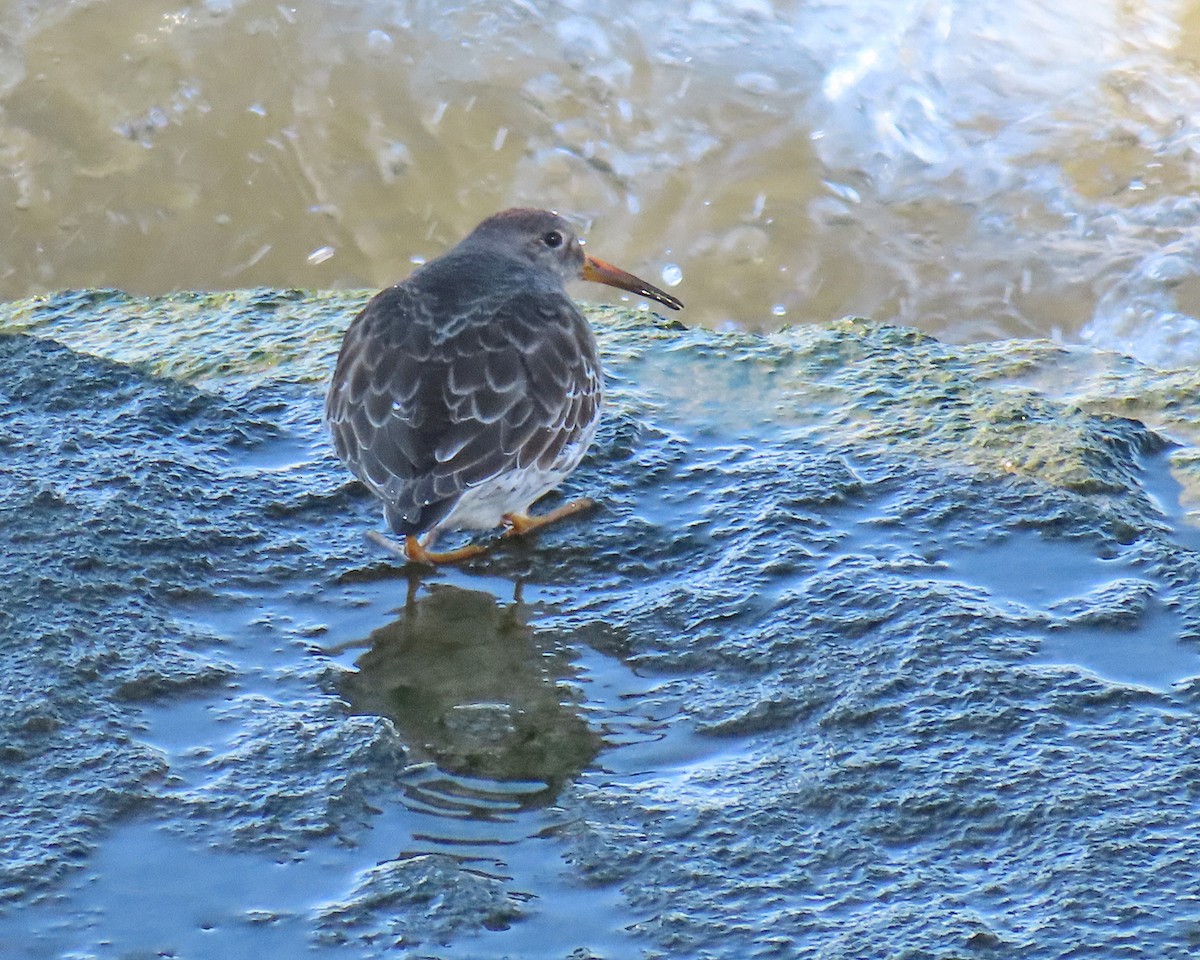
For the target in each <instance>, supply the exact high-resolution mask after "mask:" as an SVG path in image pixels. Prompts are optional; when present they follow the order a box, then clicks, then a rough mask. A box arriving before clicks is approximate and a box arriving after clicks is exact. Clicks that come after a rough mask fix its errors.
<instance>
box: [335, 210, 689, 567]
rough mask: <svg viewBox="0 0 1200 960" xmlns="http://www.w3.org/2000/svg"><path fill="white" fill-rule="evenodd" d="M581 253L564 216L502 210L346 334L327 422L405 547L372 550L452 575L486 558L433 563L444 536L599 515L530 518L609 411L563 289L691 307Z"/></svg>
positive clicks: (376, 301) (517, 531)
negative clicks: (573, 285)
mask: <svg viewBox="0 0 1200 960" xmlns="http://www.w3.org/2000/svg"><path fill="white" fill-rule="evenodd" d="M583 248H584V241H583V240H582V239H580V237H579V236H578V235H577V233H576V231H575V230H574V229H573V228H572V226H571V224H570V223H569V222H568V221H567V220H566V219H565V218H564V217H562V216H560V215H559V214H557V213H556V212H553V211H549V210H538V209H531V208H524V207H518V208H513V209H511V210H504V211H502V212H500V213H496V214H494V215H492V216H490V217H488V218H487V219H485V220H484V221H482V222H481V223H480V224H479V225H478V226H476V227H475V229H474V230H472V231H471V233H469V234H468V235H467V236H466V237H465V238H464V239H463V240H462V241H460V242H459V243H458V244H457V245H456V246H454V247H453V248H452V249H450V250H449V251H448V252H446V253H444V254H443V255H442V256H440V257H438V258H436V259H434V260H430V261H429V262H428V263H426V264H424V265H423V266H421V267H418V268H417V270H415V271H414V272H413V273H412V274H411V275H410V276H409V277H408V278H407V279H405V280H403V281H401V282H400V283H397V284H395V285H393V286H390V287H388V288H386V289H384V290H382V291H380V292H379V293H377V294H376V295H375V296H374V297H373V298H372V299H371V300H370V301H369V302H368V303H367V305H366V306H365V307H364V308H363V310H362V311H361V312H360V313H359V314H358V315H357V316H356V317H355V318H354V320H353V321H352V322H351V323H350V326H349V327H348V329H347V330H346V333H345V336H344V339H343V341H342V345H341V349H340V351H339V353H338V358H337V363H336V365H335V367H334V372H333V378H332V380H331V382H330V386H329V390H328V393H327V394H326V398H325V421H326V424H327V426H328V428H329V430H330V432H331V433H332V435H333V441H334V446H335V448H336V451H337V454H338V456H339V457H340V458H341V460H342V461H343V462H344V463H345V464H346V466H348V467H349V469H350V471H351V473H353V474H354V475H355V476H356V477H357V478H358V479H359V480H360V481H361V482H362V483H363V484H364V485H365V486H366V487H367V488H368V489H369V490H370V491H371V492H372V493H374V494H375V496H376V497H378V498H379V499H380V500H381V501H382V502H383V515H384V518H385V520H386V522H387V525H388V527H389V528H390V530H391V531H392V533H393V534H395V535H396V536H398V537H399V538H400V542H396V541H394V540H392V539H390V538H388V537H386V536H384V535H382V534H379V533H378V532H376V531H371V532H369V533H368V536H369V537H370V538H371V539H373V540H375V541H376V542H377V543H379V544H381V545H382V546H384V547H386V548H388V549H389V550H391V551H393V552H394V553H396V554H398V555H400V556H402V557H404V558H405V559H406V560H408V561H410V562H412V563H419V564H442V563H457V562H461V561H464V560H467V559H470V558H472V557H476V556H479V555H480V554H482V553H484V552H485V551H486V550H487V549H488V547H486V546H483V545H481V544H474V543H473V544H468V545H467V546H464V547H460V548H458V549H456V550H449V551H444V552H436V551H435V550H434V545H435V542H436V540H437V537H438V536H439V534H440V533H442V532H443V531H446V530H491V529H496V528H498V527H504V528H505V529H504V536H519V535H522V534H526V533H530V532H532V531H534V530H537V529H540V528H541V527H544V526H546V525H547V524H550V523H554V522H555V521H558V520H561V519H563V518H565V517H568V516H571V515H573V514H577V513H580V512H582V511H584V510H587V509H589V508H591V507H592V506H593V505H594V504H593V502H592V501H591V500H589V499H587V498H582V499H578V500H572V501H570V502H569V503H566V504H564V505H562V506H560V507H558V508H557V509H554V510H551V511H549V512H547V513H543V514H540V515H533V514H531V513H530V508H531V506H532V505H533V504H534V503H535V502H536V501H537V500H539V499H540V498H541V497H542V496H544V495H545V494H547V493H549V492H550V491H551V490H554V489H555V488H556V487H558V485H559V484H560V483H561V482H562V481H563V480H564V479H565V478H566V477H567V476H568V475H569V474H570V473H571V472H572V471H573V470H574V469H575V468H576V467H577V466H578V465H579V463H580V461H581V460H582V459H583V456H584V454H585V453H586V451H587V449H588V447H589V445H590V444H591V442H592V440H593V438H594V437H595V435H596V428H597V425H598V424H599V421H600V411H601V405H602V401H603V395H604V380H603V373H602V370H601V366H600V356H599V350H598V348H597V345H596V337H595V335H594V333H593V332H592V329H591V327H590V325H589V324H588V321H587V320H586V319H585V318H584V316H583V314H582V313H581V312H580V310H579V308H578V307H577V306H576V305H575V303H574V301H573V300H572V299H571V298H570V297H569V296H568V294H567V292H566V289H565V284H566V283H567V282H568V281H571V280H575V279H584V280H591V281H595V282H598V283H603V284H607V285H609V286H613V287H618V288H620V289H622V290H627V291H629V292H631V293H635V294H638V295H639V296H643V297H647V298H649V299H652V300H655V301H657V302H658V303H661V304H663V305H664V306H667V307H669V308H670V309H672V310H679V309H682V307H683V303H682V302H681V301H679V300H678V299H676V298H675V297H673V296H671V295H670V294H668V293H665V292H664V291H662V290H660V289H658V288H657V287H655V286H653V285H652V284H649V283H646V282H645V281H644V280H641V279H639V278H638V277H635V276H634V275H633V274H630V273H626V272H625V271H624V270H621V269H619V268H617V267H614V266H613V265H612V264H610V263H606V262H605V261H603V260H600V259H598V258H596V257H593V256H591V255H590V254H588V253H585V252H584V249H583Z"/></svg>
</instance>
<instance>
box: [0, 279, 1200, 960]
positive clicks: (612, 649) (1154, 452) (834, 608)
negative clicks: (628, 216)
mask: <svg viewBox="0 0 1200 960" xmlns="http://www.w3.org/2000/svg"><path fill="white" fill-rule="evenodd" d="M361 302H362V297H361V296H359V295H357V294H329V295H301V294H298V293H281V292H277V291H251V292H247V293H243V294H221V295H209V296H204V295H180V296H177V297H171V298H163V299H157V300H140V299H136V298H130V297H126V296H124V295H121V294H116V293H109V292H103V291H100V292H96V291H92V292H87V293H77V294H64V295H61V296H59V297H55V298H47V299H40V300H34V301H23V302H19V303H14V304H8V305H5V306H4V307H3V309H2V310H0V331H6V332H5V333H4V335H3V336H0V406H2V409H3V416H2V417H0V453H2V455H3V458H4V464H5V470H4V471H3V472H0V488H2V490H3V495H2V496H0V514H2V515H3V516H2V517H0V546H2V550H0V564H3V569H4V573H5V582H6V583H7V584H8V585H9V586H8V589H7V590H6V591H5V593H4V595H3V597H2V599H0V624H2V625H3V633H4V637H5V642H4V644H3V646H2V648H0V662H2V668H3V669H2V671H0V676H2V677H3V681H2V682H3V683H4V690H5V695H4V698H3V701H2V703H0V781H2V782H3V789H4V793H5V797H6V802H5V803H4V805H3V806H2V807H0V820H2V821H3V822H2V836H3V840H2V841H0V843H2V844H3V847H2V848H0V869H2V871H3V894H4V899H5V901H6V903H5V906H4V908H3V914H2V915H0V932H2V933H3V934H4V935H5V937H6V939H7V940H8V942H14V943H17V944H18V951H19V952H18V953H17V955H18V956H40V955H46V953H47V952H49V953H62V952H65V951H67V950H68V949H76V950H81V949H86V948H94V947H95V944H97V943H100V942H101V941H107V942H110V943H116V944H117V945H118V946H119V947H120V948H122V949H126V950H133V949H138V950H150V949H156V950H162V949H168V948H170V949H178V950H180V951H186V949H187V948H189V947H191V948H192V949H193V951H194V950H197V949H198V950H203V949H205V947H203V946H197V944H201V945H203V944H208V945H209V948H210V949H211V948H212V945H214V944H216V945H217V947H218V948H219V949H223V950H225V951H226V955H228V952H229V951H230V950H233V949H254V950H258V951H260V952H263V955H280V956H283V955H294V951H295V950H297V949H302V950H305V951H311V952H313V953H315V954H323V953H325V952H329V953H331V954H333V955H339V956H382V955H389V956H395V955H401V956H405V955H412V956H414V957H415V956H446V957H460V956H465V957H476V956H503V955H512V956H518V955H519V956H523V957H543V956H544V957H566V956H571V955H585V954H586V951H592V952H594V953H595V954H596V955H600V956H631V955H633V956H647V957H667V956H672V957H675V956H687V957H692V956H695V957H729V958H734V957H737V958H743V957H747V956H770V955H781V956H788V955H802V956H820V957H823V956H828V957H835V956H837V957H840V956H849V955H854V956H880V957H884V956H888V957H891V956H898V955H920V956H929V957H961V956H964V955H967V956H972V955H982V956H987V955H1015V954H1020V955H1022V956H1030V957H1056V956H1062V955H1065V954H1068V953H1070V952H1072V951H1076V952H1078V951H1084V952H1086V951H1089V950H1094V951H1097V952H1099V953H1103V954H1106V955H1107V954H1116V953H1120V954H1121V955H1128V956H1143V955H1144V956H1147V957H1150V956H1153V957H1173V956H1179V957H1183V956H1188V955H1190V953H1191V951H1193V950H1194V948H1195V944H1196V943H1197V941H1200V909H1197V908H1196V907H1195V904H1194V901H1193V899H1192V887H1193V885H1194V883H1193V878H1194V864H1195V863H1196V862H1198V860H1200V839H1197V838H1198V836H1200V834H1198V833H1197V830H1196V822H1197V817H1196V810H1197V804H1198V801H1200V748H1198V747H1197V743H1198V742H1200V740H1198V738H1197V733H1198V732H1200V729H1198V728H1200V723H1198V716H1197V704H1198V703H1200V699H1198V697H1197V690H1198V689H1200V681H1198V680H1197V675H1200V669H1197V667H1198V665H1200V658H1197V656H1196V654H1197V649H1196V642H1197V639H1200V560H1198V558H1197V554H1196V552H1195V549H1194V548H1195V546H1196V544H1197V542H1198V540H1197V536H1196V534H1195V531H1194V529H1193V528H1192V527H1191V526H1189V525H1188V523H1187V518H1186V510H1187V506H1188V504H1189V502H1191V500H1192V499H1193V498H1194V491H1196V490H1197V482H1196V478H1195V474H1196V469H1195V464H1196V462H1197V457H1196V455H1195V451H1194V448H1193V447H1192V446H1191V445H1190V444H1191V443H1192V441H1193V440H1194V437H1195V431H1196V428H1197V425H1200V409H1198V408H1197V400H1196V397H1197V392H1196V387H1197V386H1198V385H1197V383H1196V378H1195V377H1194V376H1193V375H1192V374H1190V373H1188V372H1185V371H1172V372H1167V373H1159V372H1156V371H1153V370H1150V369H1148V368H1145V367H1141V366H1138V365H1136V364H1133V363H1131V362H1129V361H1126V360H1124V359H1122V358H1119V357H1113V356H1109V355H1103V354H1097V353H1092V352H1089V351H1080V350H1068V349H1065V348H1062V347H1059V346H1055V345H1052V344H1049V343H1042V342H1032V343H996V344H982V345H974V346H965V347H964V346H957V347H951V346H947V345H944V344H941V343H939V342H938V341H935V340H932V339H930V338H927V337H923V336H921V335H918V334H915V333H913V332H911V331H908V330H903V329H899V328H894V327H888V326H886V325H880V324H871V323H865V322H861V321H842V322H839V323H836V324H831V325H828V326H823V327H811V328H803V329H797V330H792V331H785V332H783V333H781V334H777V335H774V336H771V337H768V338H760V337H753V336H747V335H721V334H713V333H708V332H701V331H690V330H686V329H683V328H680V327H679V326H678V325H674V324H669V323H667V322H665V321H661V320H658V319H656V318H654V317H652V316H650V315H646V314H640V315H639V314H636V313H629V312H621V311H613V310H596V311H594V312H593V315H592V316H593V320H594V322H595V324H596V327H597V330H598V333H599V337H600V341H601V344H602V348H603V349H604V351H605V356H606V363H607V369H608V371H609V375H610V398H611V402H610V407H609V411H608V417H607V420H606V422H605V424H604V426H603V427H602V430H601V433H600V437H599V439H598V442H597V446H596V448H595V450H594V452H593V454H592V455H591V456H590V457H589V458H588V460H587V462H586V463H585V464H584V466H583V467H581V469H580V470H579V471H578V473H577V474H576V475H575V476H573V477H572V478H571V480H570V481H569V489H568V490H567V491H565V492H566V493H567V494H568V495H574V494H579V493H587V494H589V495H592V496H595V497H596V498H597V499H598V500H599V501H600V502H601V505H602V506H601V508H600V510H599V511H598V513H597V514H595V515H594V516H593V517H592V518H590V521H589V522H587V523H578V524H574V525H571V526H564V527H562V528H559V529H554V530H552V531H549V532H547V533H546V534H544V535H543V536H541V537H540V538H539V539H538V540H536V541H532V542H529V543H518V544H512V545H508V546H506V547H505V548H504V549H503V550H501V551H499V552H497V553H495V554H494V555H492V556H489V557H487V558H485V559H483V560H481V561H478V562H476V563H474V564H472V565H470V566H468V567H467V568H465V569H463V570H446V571H439V572H437V573H434V574H430V575H428V576H426V578H425V579H424V580H423V581H416V582H412V583H410V582H409V580H408V579H407V578H406V577H405V576H404V575H403V574H402V573H401V572H399V571H398V570H396V569H395V568H394V567H393V566H392V565H391V564H390V563H389V562H388V561H387V560H386V558H383V557H381V556H379V555H378V554H377V553H376V552H374V550H373V548H370V547H368V546H367V545H366V544H365V543H364V542H363V539H362V532H363V530H364V529H365V528H367V527H368V526H378V523H379V518H378V510H377V508H376V505H375V504H374V503H373V502H372V500H371V499H370V497H369V496H367V495H365V494H364V493H363V492H362V491H361V489H359V488H358V487H357V486H355V485H353V484H351V483H349V482H348V476H347V475H346V474H345V473H344V472H343V470H342V468H341V467H340V465H338V464H337V463H336V461H335V459H334V457H333V455H332V453H331V451H330V449H329V444H328V443H327V442H326V440H325V439H324V437H323V435H322V432H321V427H320V408H321V381H322V378H323V377H324V376H326V375H327V373H328V370H329V369H330V368H331V364H332V357H333V355H334V352H335V351H336V349H337V344H338V340H339V335H340V331H341V330H342V329H344V327H345V324H346V323H347V322H348V321H349V319H350V316H351V315H352V313H353V311H354V309H355V308H356V306H357V305H358V304H360V303H361ZM1135 418H1136V419H1135ZM1140 421H1145V422H1146V423H1149V424H1150V425H1151V426H1146V425H1144V424H1143V422H1140ZM1151 427H1155V428H1157V432H1156V430H1155V429H1151ZM1181 504H1182V505H1181ZM472 624H475V627H474V628H473V627H472ZM473 632H474V634H477V639H478V647H477V648H472V640H471V637H472V635H473ZM473 667H475V668H476V669H474V670H473V669H472V668H473ZM457 678H461V681H462V682H461V683H456V679H457ZM123 858H124V859H123ZM126 861H128V863H126ZM159 862H161V863H169V864H171V865H172V869H173V870H174V871H176V872H177V873H178V875H179V876H178V878H177V879H176V880H175V885H174V886H170V885H167V884H164V888H166V887H169V889H165V892H163V893H162V894H161V895H160V896H161V900H160V901H154V900H153V899H152V900H151V901H150V906H151V908H152V907H153V906H154V904H155V903H159V905H160V906H162V907H164V908H165V909H164V911H163V912H165V913H172V910H171V904H172V903H174V902H175V901H173V900H172V899H171V898H172V897H177V898H178V897H183V898H188V899H189V902H190V899H191V898H193V897H194V898H196V899H198V900H200V901H202V906H197V907H196V908H195V909H194V910H192V909H191V908H189V910H183V911H180V910H174V912H173V913H172V915H171V917H170V920H169V921H167V920H163V921H161V922H156V923H149V924H147V923H143V924H142V925H141V926H139V927H136V928H134V927H132V926H131V927H129V928H128V929H127V928H126V927H124V926H122V920H121V919H120V916H119V911H118V910H117V908H116V907H115V906H114V905H113V902H110V901H109V900H106V899H105V896H106V894H105V890H106V887H107V888H111V889H112V890H114V891H116V890H117V889H118V888H120V885H121V883H122V882H123V881H122V878H124V877H125V876H126V875H127V874H128V875H130V876H134V875H136V874H137V872H138V871H139V870H142V871H150V870H152V866H153V864H155V863H159ZM123 864H124V865H123ZM272 871H275V872H276V873H278V872H279V871H282V875H283V876H285V877H287V878H289V879H288V882H287V886H288V888H289V889H288V892H287V894H286V895H285V894H284V893H282V892H279V891H275V890H273V888H272V887H271V882H272V881H271V880H270V878H271V877H272V876H273V875H274V874H273V873H272ZM239 875H241V876H242V877H243V879H242V880H241V881H235V880H234V879H231V878H234V877H238V876H239ZM89 880H90V886H89V883H88V881H89ZM239 882H241V883H242V884H243V886H239ZM222 885H226V886H227V889H226V890H225V892H224V898H223V899H222V893H221V888H222ZM243 887H244V888H243ZM89 890H90V891H91V892H89ZM214 890H215V891H216V892H214ZM197 891H204V895H203V896H199V895H198V894H197ZM111 896H112V897H113V899H114V900H115V898H116V893H115V892H114V893H112V894H111ZM580 904H588V909H587V910H586V911H583V910H582V908H581V907H580V906H579V905H580ZM584 913H586V914H587V915H588V916H592V917H594V918H595V919H592V920H588V921H583V920H581V919H580V917H581V916H582V915H583V914H584ZM114 931H115V932H114ZM580 951H584V953H580Z"/></svg>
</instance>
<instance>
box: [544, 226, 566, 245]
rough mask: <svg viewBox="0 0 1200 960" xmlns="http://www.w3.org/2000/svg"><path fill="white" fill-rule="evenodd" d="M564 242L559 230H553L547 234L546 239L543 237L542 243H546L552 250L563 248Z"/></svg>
mask: <svg viewBox="0 0 1200 960" xmlns="http://www.w3.org/2000/svg"><path fill="white" fill-rule="evenodd" d="M562 242H563V235H562V234H561V233H559V232H558V231H557V230H551V231H550V232H549V233H548V234H546V235H545V236H544V237H542V243H544V244H545V245H546V246H548V247H550V248H551V249H553V248H554V247H561V246H562Z"/></svg>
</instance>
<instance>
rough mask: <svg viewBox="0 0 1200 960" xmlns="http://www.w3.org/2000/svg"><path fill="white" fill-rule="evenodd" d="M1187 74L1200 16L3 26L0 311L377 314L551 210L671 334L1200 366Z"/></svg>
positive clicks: (628, 16) (753, 5) (1194, 153)
mask: <svg viewBox="0 0 1200 960" xmlns="http://www.w3.org/2000/svg"><path fill="white" fill-rule="evenodd" d="M1198 60H1200V3H1196V2H1194V0H1128V2H1118V0H1097V2H1094V3H1078V2H1070V0H1004V2H996V0H985V2H981V3H963V2H952V0H944V2H940V0H920V2H918V0H912V2H895V0H860V2H857V3H853V4H850V3H803V4H802V3H797V2H778V3H770V2H768V0H691V2H680V3H651V2H648V0H642V2H633V3H623V4H596V3H594V2H592V3H586V4H585V3H583V2H581V0H569V2H564V3H553V4H551V3H542V2H536V0H504V2H501V0H487V2H481V3H470V4H465V3H458V4H455V3H433V2H419V0H414V2H401V0H396V2H385V0H332V2H324V3H320V4H304V5H299V4H294V5H289V4H280V3H277V2H275V0H208V2H190V3H189V2H185V0H95V2H91V3H86V2H78V3H65V2H61V0H60V2H54V3H39V4H35V3H31V2H21V0H7V3H5V4H3V5H2V6H0V170H2V171H3V176H2V177H0V210H5V211H7V214H6V215H5V216H4V217H3V218H2V219H0V237H3V243H2V244H0V296H2V297H8V298H12V297H20V296H24V295H27V294H30V293H33V292H37V291H42V290H52V289H57V288H62V287H78V286H116V287H122V288H125V289H128V290H131V291H135V292H163V291H169V290H174V289H186V288H202V289H211V288H229V287H245V286H252V285H270V286H280V287H292V286H302V287H339V286H355V287H361V286H379V285H383V284H386V283H389V282H392V281H394V280H396V279H398V278H400V277H402V276H403V275H404V274H405V273H406V272H407V271H408V270H409V269H411V265H412V263H413V262H419V261H420V260H421V259H422V258H428V257H431V256H433V255H436V254H437V253H438V252H440V251H441V250H442V249H444V248H445V247H446V246H447V245H448V244H449V243H451V242H453V241H454V240H455V239H457V238H458V237H459V236H461V235H462V234H463V232H464V231H465V230H467V229H468V228H469V227H470V226H471V225H473V224H474V223H475V222H476V221H477V220H478V219H480V218H481V217H482V216H484V215H486V214H487V213H490V212H491V211H493V210H495V209H497V208H500V207H504V206H507V205H511V204H539V205H545V206H552V207H556V208H558V209H560V210H562V211H564V212H570V213H571V214H573V215H575V216H577V217H578V218H579V220H580V222H581V224H582V225H584V226H585V227H587V228H588V230H589V235H590V238H591V242H592V247H593V249H594V250H595V251H596V252H597V253H598V254H599V255H600V256H603V257H605V258H608V259H611V260H614V261H616V262H618V263H620V264H622V265H623V266H626V267H627V268H629V269H632V270H634V271H638V272H640V273H642V274H643V275H644V276H646V277H647V279H650V280H652V281H653V282H656V283H659V284H664V285H667V286H669V287H672V288H674V290H675V292H677V293H678V294H679V295H680V296H681V297H682V298H683V299H684V300H685V301H686V302H687V304H688V311H687V314H686V317H685V319H686V320H687V322H690V323H700V324H706V325H709V326H718V327H719V326H722V325H726V324H733V325H739V326H745V327H751V328H760V329H762V328H769V327H772V326H779V325H782V324H785V323H794V322H803V321H805V320H810V319H826V318H830V317H834V316H839V315H842V314H847V313H858V314H863V315H868V316H873V317H876V318H879V319H893V320H897V321H899V322H902V323H906V324H912V325H916V326H919V327H921V328H923V329H925V330H928V331H930V332H933V333H935V334H937V335H939V336H942V337H946V338H950V339H955V340H971V339H985V338H992V337H1004V336H1034V335H1051V336H1061V337H1063V338H1065V339H1069V340H1075V339H1084V340H1089V341H1091V342H1094V343H1098V344H1101V345H1105V346H1114V347H1118V348H1122V349H1126V350H1129V351H1132V352H1135V353H1137V354H1139V355H1140V356H1142V357H1144V358H1146V359H1148V360H1151V361H1161V362H1175V361H1179V360H1180V359H1184V360H1191V359H1194V355H1195V354H1200V348H1198V347H1196V346H1195V344H1196V343H1198V342H1200V335H1197V334H1198V333H1200V320H1197V319H1196V317H1197V316H1200V294H1197V290H1200V281H1198V280H1197V277H1196V263H1197V252H1198V251H1200V234H1198V233H1197V228H1196V223H1197V220H1198V217H1200V196H1197V188H1196V172H1197V164H1198V151H1200V72H1198V69H1197V62H1198ZM580 293H581V295H586V296H588V297H593V298H602V297H603V296H604V295H605V294H604V293H603V292H602V291H600V290H598V289H594V288H589V289H588V290H586V293H585V292H584V291H580Z"/></svg>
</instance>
